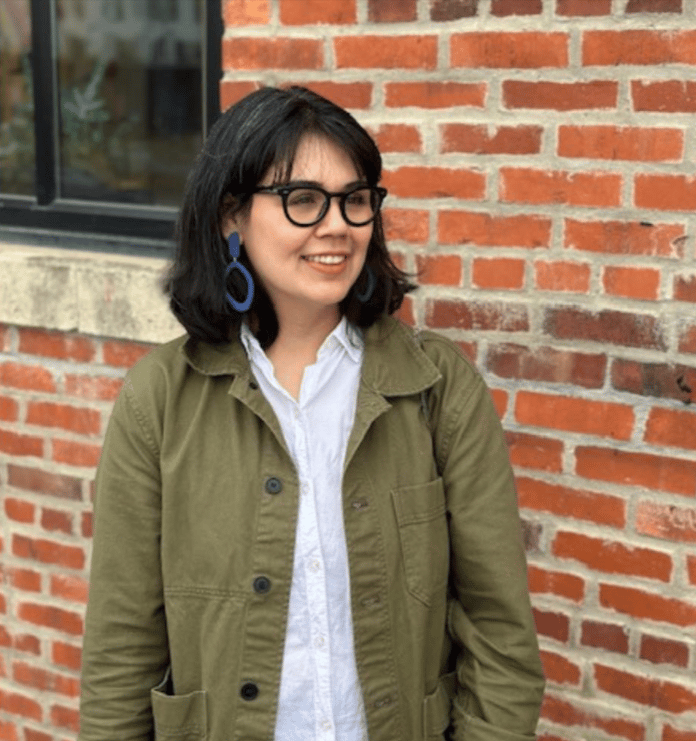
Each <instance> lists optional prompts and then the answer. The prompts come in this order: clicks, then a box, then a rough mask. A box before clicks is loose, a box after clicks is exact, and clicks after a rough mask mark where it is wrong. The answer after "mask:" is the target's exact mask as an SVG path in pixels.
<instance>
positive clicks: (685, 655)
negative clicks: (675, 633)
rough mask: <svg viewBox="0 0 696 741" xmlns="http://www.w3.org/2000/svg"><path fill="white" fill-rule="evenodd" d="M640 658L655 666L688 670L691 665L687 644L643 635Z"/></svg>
mask: <svg viewBox="0 0 696 741" xmlns="http://www.w3.org/2000/svg"><path fill="white" fill-rule="evenodd" d="M640 658H641V659H645V660H646V661H650V662H651V663H653V664H673V665H674V666H680V667H682V668H684V669H686V667H687V666H688V664H689V647H688V645H687V644H686V643H682V642H681V641H673V640H671V639H670V638H659V637H658V636H651V635H642V636H641V639H640Z"/></svg>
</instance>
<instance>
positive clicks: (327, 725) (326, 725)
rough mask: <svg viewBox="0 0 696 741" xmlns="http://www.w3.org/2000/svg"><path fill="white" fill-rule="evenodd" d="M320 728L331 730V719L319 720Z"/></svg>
mask: <svg viewBox="0 0 696 741" xmlns="http://www.w3.org/2000/svg"><path fill="white" fill-rule="evenodd" d="M321 729H322V731H330V730H331V721H330V720H323V721H322V722H321Z"/></svg>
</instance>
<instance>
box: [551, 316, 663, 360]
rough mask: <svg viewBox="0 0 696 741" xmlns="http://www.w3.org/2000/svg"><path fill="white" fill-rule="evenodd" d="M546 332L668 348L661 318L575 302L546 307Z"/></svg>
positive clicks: (563, 337)
mask: <svg viewBox="0 0 696 741" xmlns="http://www.w3.org/2000/svg"><path fill="white" fill-rule="evenodd" d="M545 314H546V316H545V319H544V332H546V334H548V335H550V336H551V337H555V338H556V339H564V340H585V341H588V342H599V343H601V344H603V345H604V344H614V345H620V346H625V347H640V348H647V349H651V350H663V351H664V350H666V349H667V343H666V340H665V337H664V334H663V331H662V327H661V326H660V324H659V323H658V320H657V319H656V318H655V317H653V316H649V315H645V314H637V313H633V314H629V313H624V312H621V311H611V310H605V311H600V312H598V313H593V312H590V311H588V310H586V309H581V308H576V307H572V306H564V307H557V308H549V309H546V310H545Z"/></svg>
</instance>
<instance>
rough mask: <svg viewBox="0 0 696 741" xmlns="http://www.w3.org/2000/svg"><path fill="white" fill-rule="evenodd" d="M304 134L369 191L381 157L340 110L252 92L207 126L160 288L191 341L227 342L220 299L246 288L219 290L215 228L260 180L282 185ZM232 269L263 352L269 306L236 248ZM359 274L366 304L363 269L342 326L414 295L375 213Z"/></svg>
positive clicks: (229, 335) (245, 203) (364, 323)
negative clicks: (247, 297) (335, 152)
mask: <svg viewBox="0 0 696 741" xmlns="http://www.w3.org/2000/svg"><path fill="white" fill-rule="evenodd" d="M307 135H315V136H320V137H323V138H326V139H327V140H329V141H331V142H332V143H333V144H336V145H337V146H339V147H340V148H341V149H342V150H344V151H345V152H346V154H347V155H348V156H349V157H350V159H351V161H352V163H353V165H354V166H355V169H356V171H357V173H358V175H359V177H361V178H364V179H365V180H366V182H367V183H368V184H369V185H377V183H378V182H379V180H380V177H381V174H382V158H381V156H380V153H379V150H378V149H377V146H376V145H375V143H374V141H373V140H372V138H371V137H370V135H369V134H368V133H367V132H366V131H365V129H364V128H363V127H362V126H361V125H360V124H359V123H358V122H357V121H356V120H355V119H354V118H353V116H351V115H350V114H349V113H348V112H347V111H345V110H343V109H342V108H340V107H339V106H337V105H335V104H334V103H332V102H331V101H329V100H327V99H326V98H323V97H322V96H320V95H318V94H316V93H313V92H311V91H310V90H307V89H305V88H301V87H291V88H289V89H278V88H270V87H269V88H262V89H260V90H257V91H255V92H253V93H251V94H250V95H248V96H247V97H245V98H243V99H242V100H240V101H239V102H238V103H236V104H235V105H233V106H232V107H231V108H229V109H228V110H227V111H226V112H225V113H223V114H222V115H221V116H220V118H219V119H218V120H217V122H216V123H215V125H214V126H213V127H212V129H211V131H210V134H209V136H208V138H207V140H206V142H205V145H204V146H203V149H202V151H201V152H200V154H199V155H198V157H197V158H196V161H195V163H194V165H193V168H192V170H191V172H190V174H189V177H188V180H187V182H186V187H185V191H184V197H183V203H182V207H181V211H180V213H179V218H178V221H177V225H176V231H175V256H174V261H173V263H172V265H171V268H170V271H169V274H168V276H167V278H166V281H165V286H164V288H165V292H166V293H167V294H168V295H169V298H170V306H171V309H172V311H173V312H174V315H175V316H176V317H177V319H178V320H179V321H180V322H181V324H183V326H184V328H185V329H186V331H187V332H188V333H189V335H190V336H191V337H192V338H194V339H198V340H202V341H204V342H208V343H213V344H216V343H222V342H229V341H230V340H232V339H233V338H234V337H235V336H236V334H237V332H238V330H239V325H240V323H241V321H242V318H243V316H242V314H239V313H238V312H236V311H234V310H233V309H232V308H231V307H230V306H229V304H228V303H227V301H226V299H225V292H226V290H229V291H230V293H232V295H234V296H235V297H237V298H238V299H239V300H242V299H241V298H239V297H240V296H241V297H243V296H244V294H245V291H246V286H245V283H244V280H243V279H242V278H241V277H240V276H239V271H236V270H234V271H232V276H231V278H230V284H229V286H227V288H226V285H225V268H226V266H227V263H228V261H229V256H228V247H227V243H226V241H225V239H224V237H223V236H222V233H221V229H220V225H221V223H222V221H223V218H224V217H225V216H235V215H237V214H241V215H244V214H248V212H249V210H250V208H251V199H252V192H253V190H254V188H256V187H257V186H258V185H259V183H260V182H261V181H262V180H263V178H264V177H265V176H266V174H267V173H268V172H269V171H272V172H273V174H274V182H275V183H287V182H288V180H289V178H290V174H291V172H292V166H293V162H294V159H295V154H296V152H297V148H298V146H299V144H300V141H301V139H302V138H303V137H304V136H307ZM239 260H240V262H241V263H243V264H244V266H245V267H246V268H247V269H248V270H249V271H250V272H251V274H252V276H253V277H254V284H255V287H256V289H255V292H254V300H253V302H252V304H251V307H250V308H249V310H248V312H247V314H248V321H249V324H250V326H251V327H252V328H253V330H254V332H255V334H256V336H257V337H258V339H259V341H260V343H261V345H262V346H263V347H269V346H270V345H271V344H272V343H273V341H274V340H275V338H276V337H277V334H278V319H277V316H276V313H275V310H274V308H273V304H272V302H271V299H270V297H269V296H268V293H267V292H266V291H265V290H264V288H263V285H262V284H261V281H260V280H259V278H258V276H257V275H256V273H255V271H254V268H253V266H252V265H251V263H250V261H249V258H248V257H247V254H246V251H245V249H244V246H243V245H242V246H241V250H240V256H239ZM365 266H366V268H367V267H369V268H370V270H371V271H372V273H373V275H374V277H375V279H376V284H375V288H374V290H373V292H372V295H371V297H370V298H369V299H368V300H367V301H364V302H361V301H359V300H358V298H357V295H359V294H360V293H361V291H364V290H365V286H366V284H368V282H369V276H368V273H367V271H366V269H365V268H364V269H363V271H362V272H361V274H360V275H359V276H358V279H357V280H356V282H355V284H354V285H353V286H352V287H351V289H350V291H349V292H348V294H347V295H346V297H345V299H344V300H343V301H342V302H341V304H340V310H341V312H342V314H343V315H345V316H346V318H347V319H348V321H350V322H351V323H352V324H354V325H355V326H357V327H362V328H366V327H369V326H370V325H371V324H373V323H374V322H375V321H376V320H377V319H378V318H379V317H380V316H381V315H383V314H391V313H393V312H394V311H396V310H397V309H398V308H399V306H400V305H401V302H402V301H403V297H404V295H405V294H406V293H407V292H408V291H410V290H413V289H414V288H415V286H414V285H413V284H412V283H411V282H410V281H409V280H408V277H407V275H406V274H405V273H404V272H402V271H401V270H399V269H398V268H397V267H396V266H395V265H394V263H393V262H392V260H391V258H390V256H389V253H388V251H387V246H386V243H385V239H384V230H383V227H382V218H381V214H377V217H376V218H375V220H374V227H373V231H372V238H371V239H370V243H369V245H368V248H367V255H366V260H365ZM235 279H238V280H239V283H235V282H234V281H235Z"/></svg>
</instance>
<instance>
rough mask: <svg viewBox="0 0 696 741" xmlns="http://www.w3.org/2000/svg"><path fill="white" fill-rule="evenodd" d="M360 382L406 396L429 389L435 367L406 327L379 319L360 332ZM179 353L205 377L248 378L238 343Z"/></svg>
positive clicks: (189, 345) (190, 344)
mask: <svg viewBox="0 0 696 741" xmlns="http://www.w3.org/2000/svg"><path fill="white" fill-rule="evenodd" d="M364 340H365V353H364V356H363V368H362V381H363V383H364V384H365V385H366V386H368V387H369V388H371V389H372V390H373V391H376V392H377V393H379V394H381V395H382V396H408V395H411V394H417V393H420V392H421V391H424V390H425V389H427V388H430V387H431V386H432V385H433V384H435V383H436V382H437V381H438V380H439V379H440V378H441V374H440V371H439V370H438V369H437V366H436V365H435V364H434V363H433V362H432V361H431V360H430V358H429V357H428V356H427V355H426V354H425V353H424V352H423V350H422V349H421V347H420V345H419V343H418V339H417V337H416V336H415V334H414V332H413V330H412V329H411V328H410V327H407V326H406V325H404V324H402V323H401V322H399V321H398V320H397V319H394V318H393V317H383V318H381V319H379V320H378V321H377V322H375V324H373V325H372V326H371V327H369V328H368V329H367V330H365V332H364ZM182 351H183V353H184V357H185V358H186V362H187V363H188V364H189V365H190V366H191V367H192V368H194V369H195V370H197V371H198V372H199V373H202V374H203V375H206V376H225V375H231V376H239V377H241V378H243V379H247V378H250V377H251V370H250V368H249V360H248V358H247V355H246V352H245V351H244V347H243V346H242V343H241V342H239V341H234V342H230V343H228V344H224V345H209V344H207V343H205V342H196V341H193V340H191V339H189V340H187V342H186V343H185V344H184V346H183V348H182Z"/></svg>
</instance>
